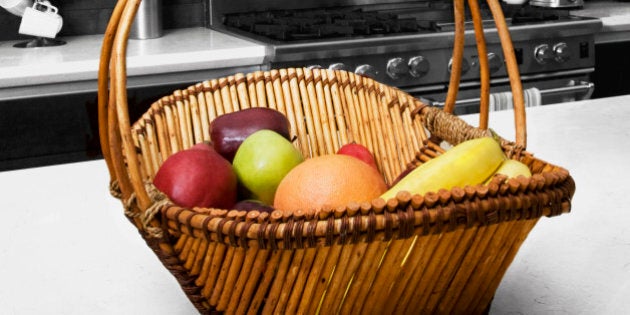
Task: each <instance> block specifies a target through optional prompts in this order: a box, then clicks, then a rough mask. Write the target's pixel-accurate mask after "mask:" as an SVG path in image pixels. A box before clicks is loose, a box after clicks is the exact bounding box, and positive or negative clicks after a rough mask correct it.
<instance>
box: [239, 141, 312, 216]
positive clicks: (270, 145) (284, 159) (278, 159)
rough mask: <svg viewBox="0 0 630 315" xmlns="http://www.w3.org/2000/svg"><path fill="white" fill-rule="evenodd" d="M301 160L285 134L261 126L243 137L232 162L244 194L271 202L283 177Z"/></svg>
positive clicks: (264, 201)
mask: <svg viewBox="0 0 630 315" xmlns="http://www.w3.org/2000/svg"><path fill="white" fill-rule="evenodd" d="M303 160H304V158H303V157H302V153H300V151H299V150H298V149H297V148H295V147H294V146H293V144H292V143H291V142H290V141H289V140H287V139H286V138H285V137H284V136H282V135H280V134H279V133H277V132H275V131H272V130H267V129H263V130H259V131H256V132H254V133H252V134H251V135H250V136H249V137H247V138H245V141H243V143H242V144H241V145H240V147H239V148H238V150H237V151H236V155H234V161H233V163H232V164H233V165H234V171H235V173H236V176H237V178H238V182H239V184H240V185H241V188H242V190H244V194H245V197H246V198H250V199H256V200H260V201H262V202H263V203H266V204H273V197H274V195H275V193H276V188H277V187H278V184H279V183H280V181H281V180H282V178H284V176H285V175H286V174H287V173H288V172H289V171H290V170H291V169H292V168H294V167H295V166H296V165H298V164H300V163H302V161H303Z"/></svg>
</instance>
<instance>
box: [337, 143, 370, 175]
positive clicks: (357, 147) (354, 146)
mask: <svg viewBox="0 0 630 315" xmlns="http://www.w3.org/2000/svg"><path fill="white" fill-rule="evenodd" d="M337 154H345V155H349V156H353V157H355V158H357V159H359V160H361V161H363V162H365V163H367V164H368V165H370V166H372V167H374V168H375V169H376V170H378V166H376V161H375V160H374V155H372V152H370V149H368V148H367V147H366V146H364V145H362V144H359V143H356V142H351V143H346V144H344V145H343V146H341V148H339V150H338V151H337Z"/></svg>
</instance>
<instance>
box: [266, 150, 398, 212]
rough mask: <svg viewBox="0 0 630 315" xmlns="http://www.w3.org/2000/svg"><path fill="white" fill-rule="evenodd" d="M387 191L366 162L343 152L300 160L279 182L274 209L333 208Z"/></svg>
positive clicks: (379, 176) (365, 199) (368, 199)
mask: <svg viewBox="0 0 630 315" xmlns="http://www.w3.org/2000/svg"><path fill="white" fill-rule="evenodd" d="M385 190H387V185H386V183H385V180H384V179H383V176H382V175H381V174H380V173H379V172H378V171H376V170H375V169H374V168H373V167H371V166H369V165H368V164H367V163H364V162H362V161H360V160H359V159H356V158H354V157H350V156H347V155H343V154H329V155H323V156H318V157H314V158H311V159H308V160H306V161H304V162H303V163H302V164H300V165H298V166H296V167H295V168H294V169H292V170H291V171H290V172H289V174H287V176H285V178H284V179H283V180H282V181H281V182H280V185H279V186H278V190H277V191H276V197H275V200H274V208H276V209H279V210H285V211H296V210H311V209H321V208H323V207H331V208H336V207H339V206H344V205H347V204H348V203H349V202H352V201H354V202H364V201H371V200H373V199H375V198H378V196H380V195H381V194H382V193H383V192H385Z"/></svg>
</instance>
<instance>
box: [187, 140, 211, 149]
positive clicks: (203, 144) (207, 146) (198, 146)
mask: <svg viewBox="0 0 630 315" xmlns="http://www.w3.org/2000/svg"><path fill="white" fill-rule="evenodd" d="M190 149H191V150H207V151H209V150H212V151H214V148H213V147H212V143H210V142H208V141H204V142H200V143H197V144H195V145H193V146H192V147H190Z"/></svg>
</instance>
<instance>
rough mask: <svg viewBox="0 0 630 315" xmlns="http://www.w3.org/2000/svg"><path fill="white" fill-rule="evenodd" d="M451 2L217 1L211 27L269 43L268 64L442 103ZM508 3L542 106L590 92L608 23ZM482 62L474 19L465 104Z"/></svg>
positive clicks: (493, 51)
mask: <svg viewBox="0 0 630 315" xmlns="http://www.w3.org/2000/svg"><path fill="white" fill-rule="evenodd" d="M452 3H453V1H452V0H445V1H426V0H424V1H423V0H420V1H413V2H411V1H393V0H326V1H313V0H303V1H289V0H287V1H282V0H274V1H255V0H213V1H210V15H211V17H210V21H211V25H210V27H212V28H214V29H216V30H220V31H223V32H228V33H230V34H233V35H236V36H241V37H244V38H247V39H250V40H253V41H257V42H260V43H263V44H265V45H267V47H268V51H269V53H268V58H267V60H266V62H265V65H264V67H265V68H283V67H322V68H332V69H344V70H348V71H354V72H355V73H359V74H363V75H367V76H370V77H373V78H375V79H376V80H378V81H380V82H383V83H386V84H389V85H392V86H397V87H400V88H402V89H403V90H407V91H408V92H410V93H412V94H414V95H417V96H419V97H424V98H426V99H432V100H435V103H436V104H438V105H439V104H440V101H443V96H444V95H445V92H446V89H447V84H448V80H449V77H450V63H451V55H452V45H453V37H454V33H453V29H454V24H453V7H452V5H453V4H452ZM571 8H575V7H571ZM577 8H578V9H579V6H578V7H577ZM481 9H482V16H483V17H484V20H485V22H484V29H485V32H486V41H487V43H488V52H489V53H488V57H489V61H490V66H491V72H492V73H491V76H492V89H491V91H492V92H493V93H494V92H501V91H505V90H506V89H509V86H508V84H507V82H508V78H507V74H506V70H505V67H504V62H503V60H504V59H503V54H502V49H501V46H500V42H499V38H498V35H497V32H496V29H495V28H494V21H493V20H492V18H491V14H490V11H489V9H488V8H487V6H485V5H484V4H481ZM503 9H504V14H505V16H506V18H507V22H508V26H509V29H510V33H511V36H512V40H513V43H514V49H515V53H516V56H517V60H518V63H519V70H520V72H521V77H522V80H523V86H524V87H525V88H528V87H537V88H539V89H540V90H541V94H543V96H545V97H544V100H543V102H544V103H549V102H557V101H562V100H563V99H566V98H567V96H566V95H564V94H566V93H564V94H563V92H565V91H568V92H570V95H569V96H568V98H573V99H575V98H582V97H585V96H586V97H588V94H589V92H592V84H586V83H588V82H587V81H588V79H589V76H590V73H591V72H593V70H594V66H595V58H594V57H595V56H594V52H595V49H594V34H595V33H596V32H597V31H599V29H600V28H601V26H602V25H601V21H600V20H598V19H593V18H583V17H579V16H578V15H576V14H573V13H574V11H571V10H569V9H566V8H562V9H558V8H554V7H551V6H550V7H541V6H540V4H536V5H529V4H527V3H525V4H521V5H507V4H504V5H503ZM478 59H479V58H478V55H477V49H476V46H475V39H474V30H473V27H472V22H467V31H466V47H465V51H464V62H463V70H462V84H461V85H460V86H461V89H462V92H460V93H459V99H460V100H459V101H458V106H459V107H464V106H465V105H467V104H468V105H474V101H475V98H474V96H475V95H476V93H477V90H476V89H477V88H478V85H479V82H478V78H479V68H478V62H477V60H478ZM552 81H553V82H552ZM576 91H577V92H579V93H577V94H580V95H577V94H576V93H574V92H576ZM558 96H559V97H558ZM461 111H462V110H460V112H461ZM464 111H465V110H464Z"/></svg>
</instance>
